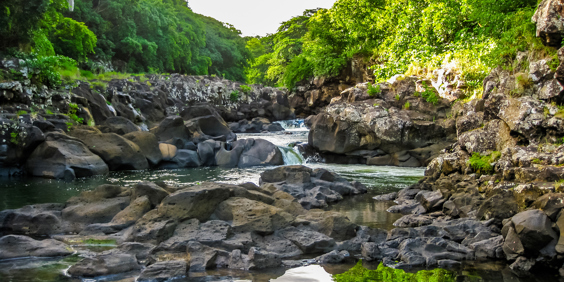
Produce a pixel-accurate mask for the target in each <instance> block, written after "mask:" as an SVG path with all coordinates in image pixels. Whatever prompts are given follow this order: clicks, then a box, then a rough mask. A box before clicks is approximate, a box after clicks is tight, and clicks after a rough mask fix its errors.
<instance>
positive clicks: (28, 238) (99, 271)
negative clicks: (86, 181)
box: [0, 166, 386, 281]
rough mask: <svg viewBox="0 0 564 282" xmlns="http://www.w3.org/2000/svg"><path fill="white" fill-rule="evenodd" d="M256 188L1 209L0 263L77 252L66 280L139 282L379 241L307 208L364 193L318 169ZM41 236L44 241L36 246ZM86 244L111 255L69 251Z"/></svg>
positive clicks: (342, 251) (279, 174)
mask: <svg viewBox="0 0 564 282" xmlns="http://www.w3.org/2000/svg"><path fill="white" fill-rule="evenodd" d="M260 183H261V186H257V185H254V184H252V183H247V184H242V185H229V184H220V183H211V182H207V183H200V184H199V185H194V186H190V187H171V186H166V185H164V186H163V185H161V186H158V185H156V184H155V183H151V182H142V183H138V184H137V185H135V186H133V187H131V188H125V187H120V186H117V185H102V186H99V187H97V188H96V189H94V190H92V191H88V192H83V193H82V194H81V195H80V196H78V197H73V198H71V199H69V200H68V201H67V202H66V203H65V204H38V205H32V206H26V207H23V208H21V209H15V210H4V211H2V212H0V219H1V220H0V222H2V225H1V226H0V231H1V232H2V235H3V237H1V238H0V245H1V246H2V247H1V248H0V259H13V258H19V257H30V256H32V257H57V256H68V255H71V254H73V253H75V251H78V254H79V256H80V259H79V260H78V262H77V263H76V264H74V265H73V266H72V267H71V268H70V269H69V270H68V273H69V275H71V276H76V277H97V276H106V275H112V274H118V273H126V272H131V271H140V277H139V278H138V279H139V280H141V281H144V280H151V279H159V278H164V277H176V276H184V275H186V273H187V272H201V271H205V270H206V269H210V268H227V269H243V270H252V269H263V268H271V267H280V266H287V267H296V266H300V265H304V264H309V263H314V262H319V263H329V262H331V263H337V262H340V261H343V260H344V259H345V258H347V257H349V256H351V254H355V253H359V252H360V246H361V243H362V242H378V241H381V240H382V239H383V238H385V236H386V232H385V231H383V230H379V229H370V228H367V227H362V226H357V225H356V224H354V223H352V222H350V221H349V220H348V218H346V217H345V216H343V215H342V214H340V213H337V212H331V211H324V210H320V209H314V208H313V207H319V206H326V205H327V202H336V201H339V200H340V199H342V198H343V197H347V196H350V195H354V194H360V193H365V192H366V187H365V186H364V185H362V184H360V183H358V182H354V181H353V182H348V181H346V180H344V179H343V178H341V177H340V176H338V175H336V174H334V173H331V172H329V171H327V170H324V169H316V170H312V169H310V168H307V167H303V166H287V167H279V168H276V169H273V170H267V171H265V172H263V173H262V174H261V179H260ZM45 236H46V237H47V238H49V239H40V240H37V238H41V237H43V238H45ZM89 242H90V243H91V244H100V245H104V244H109V245H115V246H116V248H115V249H111V250H109V251H106V252H102V253H92V252H89V251H84V250H80V249H73V246H75V245H81V244H88V243H89ZM307 257H309V258H307ZM305 258H307V259H305Z"/></svg>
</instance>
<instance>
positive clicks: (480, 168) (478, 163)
mask: <svg viewBox="0 0 564 282" xmlns="http://www.w3.org/2000/svg"><path fill="white" fill-rule="evenodd" d="M500 156H501V153H500V152H498V151H494V152H492V153H491V154H490V155H485V156H482V155H481V154H480V153H473V154H472V156H471V157H470V160H469V163H470V167H471V168H472V169H473V170H474V171H475V172H477V173H481V174H492V173H493V172H494V168H493V166H492V163H493V162H495V161H497V160H498V159H499V157H500Z"/></svg>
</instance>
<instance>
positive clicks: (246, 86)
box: [239, 85, 253, 94]
mask: <svg viewBox="0 0 564 282" xmlns="http://www.w3.org/2000/svg"><path fill="white" fill-rule="evenodd" d="M239 88H241V91H242V92H243V93H245V94H247V93H249V92H251V91H252V90H253V89H252V88H251V87H250V86H248V85H241V86H239Z"/></svg>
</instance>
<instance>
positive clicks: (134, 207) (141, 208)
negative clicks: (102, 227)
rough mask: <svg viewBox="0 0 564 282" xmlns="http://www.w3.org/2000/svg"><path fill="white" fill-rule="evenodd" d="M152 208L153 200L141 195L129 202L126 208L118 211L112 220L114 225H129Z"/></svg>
mask: <svg viewBox="0 0 564 282" xmlns="http://www.w3.org/2000/svg"><path fill="white" fill-rule="evenodd" d="M149 210H151V201H150V200H149V198H148V197H147V196H143V197H139V198H137V199H135V200H134V201H132V202H131V204H129V206H127V207H126V208H125V209H123V210H122V211H120V212H118V213H117V214H116V215H115V216H114V217H113V218H112V221H111V224H114V225H124V226H129V225H132V224H134V223H135V222H136V221H137V220H138V219H140V218H141V217H143V215H144V214H145V213H147V212H148V211H149Z"/></svg>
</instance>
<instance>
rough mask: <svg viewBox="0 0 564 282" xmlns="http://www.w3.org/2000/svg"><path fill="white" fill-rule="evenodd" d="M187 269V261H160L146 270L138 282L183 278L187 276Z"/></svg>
mask: <svg viewBox="0 0 564 282" xmlns="http://www.w3.org/2000/svg"><path fill="white" fill-rule="evenodd" d="M187 268H188V266H187V264H186V261H183V260H172V261H160V262H157V263H154V264H151V265H149V266H148V267H147V268H145V269H144V270H143V272H141V275H140V276H139V278H137V281H139V282H149V281H151V282H153V281H169V280H170V279H173V278H181V277H183V276H185V275H186V269H187Z"/></svg>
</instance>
